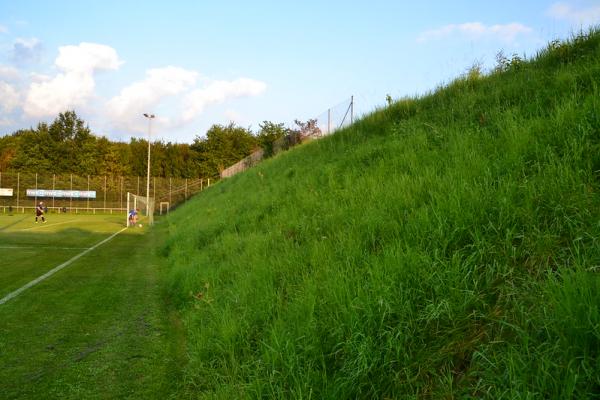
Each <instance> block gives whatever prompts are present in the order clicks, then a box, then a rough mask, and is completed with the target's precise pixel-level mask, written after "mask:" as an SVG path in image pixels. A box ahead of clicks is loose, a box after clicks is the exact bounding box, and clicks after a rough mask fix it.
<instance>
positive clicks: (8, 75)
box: [0, 65, 21, 81]
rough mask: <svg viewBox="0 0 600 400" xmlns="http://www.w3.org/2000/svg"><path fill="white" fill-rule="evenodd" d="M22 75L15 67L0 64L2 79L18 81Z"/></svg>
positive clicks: (0, 77) (0, 76)
mask: <svg viewBox="0 0 600 400" xmlns="http://www.w3.org/2000/svg"><path fill="white" fill-rule="evenodd" d="M20 77H21V73H20V72H19V70H18V69H16V68H14V67H9V66H7V65H0V79H4V80H8V81H16V80H18V79H19V78H20Z"/></svg>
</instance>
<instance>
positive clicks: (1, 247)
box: [0, 246, 89, 250]
mask: <svg viewBox="0 0 600 400" xmlns="http://www.w3.org/2000/svg"><path fill="white" fill-rule="evenodd" d="M0 249H46V250H47V249H50V250H87V249H89V247H55V246H0Z"/></svg>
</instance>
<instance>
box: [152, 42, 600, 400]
mask: <svg viewBox="0 0 600 400" xmlns="http://www.w3.org/2000/svg"><path fill="white" fill-rule="evenodd" d="M598 76H600V34H599V33H598V32H595V31H594V32H591V33H590V34H586V35H584V37H583V36H580V37H577V38H573V39H572V40H569V41H566V42H563V43H552V44H551V45H549V46H548V48H547V49H544V50H542V51H541V52H540V54H539V55H538V56H537V57H536V58H535V59H533V60H527V61H523V62H520V63H517V64H515V65H513V66H509V67H507V68H505V70H504V71H496V72H494V73H491V74H489V75H488V76H485V77H483V76H479V75H477V74H470V75H468V76H465V77H461V78H458V79H457V80H456V81H454V82H452V83H451V84H449V85H447V86H445V87H441V88H439V89H438V90H436V91H435V92H434V93H432V94H430V95H428V96H424V97H422V98H415V99H404V100H402V101H399V102H397V103H394V104H392V105H391V106H390V107H387V108H385V109H381V110H379V111H377V112H375V113H373V114H371V115H369V116H367V117H365V118H363V119H362V120H360V121H358V122H357V123H355V124H354V125H353V126H352V127H351V128H349V129H346V130H344V131H342V132H339V133H336V135H334V136H332V137H328V138H324V139H322V140H319V141H315V142H312V143H309V144H307V145H304V146H301V147H300V148H298V149H295V150H293V151H290V152H287V153H285V154H282V155H280V156H277V157H275V158H273V159H271V160H268V161H265V162H264V163H263V164H261V165H259V166H258V167H256V168H254V169H251V170H249V171H247V172H246V173H244V174H241V175H238V176H235V177H233V178H231V179H229V180H227V181H224V182H221V183H219V184H218V185H216V186H215V187H213V188H212V189H211V190H209V191H206V192H203V194H202V195H201V196H198V197H197V198H196V199H194V200H193V201H190V202H189V203H187V204H186V205H185V206H182V207H181V208H180V209H179V210H178V211H177V212H176V213H173V214H172V215H171V216H170V218H169V224H170V236H169V239H168V243H166V244H165V246H164V249H163V250H164V251H163V254H164V256H165V257H168V259H169V262H170V265H171V267H170V271H169V276H168V284H169V288H168V290H169V294H170V296H171V297H172V298H173V299H174V301H175V303H176V304H177V306H178V307H179V309H180V312H181V313H182V315H183V318H184V322H185V329H186V331H187V334H188V342H187V345H188V353H189V364H188V365H187V367H186V389H185V393H182V394H181V395H182V396H183V395H187V396H189V397H198V398H223V399H226V398H290V399H310V398H313V399H321V398H323V399H354V398H469V397H476V398H494V399H498V398H560V399H564V398H597V397H598V396H600V354H599V349H600V316H599V312H598V305H599V304H600V291H599V289H600V280H599V275H598V268H599V265H600V245H599V243H598V237H599V235H600V197H599V194H598V190H599V189H600V117H599V115H600V100H599V99H600V92H599V90H598V83H597V77H598Z"/></svg>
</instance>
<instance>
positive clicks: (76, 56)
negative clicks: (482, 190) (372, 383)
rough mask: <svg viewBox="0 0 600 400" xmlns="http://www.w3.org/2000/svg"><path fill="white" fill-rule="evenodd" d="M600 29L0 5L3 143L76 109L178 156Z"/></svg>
mask: <svg viewBox="0 0 600 400" xmlns="http://www.w3.org/2000/svg"><path fill="white" fill-rule="evenodd" d="M598 24H600V0H572V1H552V0H550V1H543V0H527V1H526V0H518V1H517V0H503V1H481V0H472V1H467V0H454V1H434V0H420V1H392V0H369V1H362V0H361V1H358V0H346V1H338V0H329V1H313V0H304V1H301V2H300V1H285V0H279V1H262V0H254V1H229V0H221V1H206V0H196V1H192V0H170V1H164V0H161V1H155V0H146V1H143V2H142V1H133V0H130V1H126V0H102V1H96V0H79V1H75V0H53V1H41V0H40V1H33V0H19V1H13V0H0V136H2V135H6V134H11V133H13V132H15V131H16V130H18V129H27V128H31V127H33V128H35V127H36V126H37V124H38V123H40V122H48V123H50V122H52V121H53V120H54V119H55V118H56V117H57V116H58V114H59V113H61V112H64V111H68V110H74V111H75V112H76V113H77V115H78V116H79V117H80V118H82V119H83V120H84V121H85V122H86V123H87V124H88V125H89V127H90V129H91V130H92V132H93V133H94V134H96V135H99V136H106V137H108V138H110V139H111V140H119V141H128V140H129V139H130V138H131V137H139V138H143V137H147V136H148V134H151V135H152V140H163V141H165V142H177V143H191V142H192V141H193V140H194V139H195V138H196V137H203V136H204V135H205V133H206V131H207V130H208V129H209V128H210V127H211V126H212V125H213V124H228V123H230V122H234V123H236V124H238V125H241V126H243V127H248V128H250V129H252V130H253V131H254V132H256V131H257V130H258V129H259V124H260V123H261V122H262V121H272V122H275V123H284V124H285V125H286V126H292V123H293V121H294V119H299V120H304V121H306V120H308V119H309V118H314V117H316V116H318V115H320V114H322V113H323V112H326V111H327V109H329V108H330V107H333V106H336V105H338V104H340V103H343V102H344V101H346V100H347V99H348V98H350V96H354V103H355V114H356V115H361V114H364V113H368V112H371V111H373V110H374V109H376V108H377V107H381V106H383V105H384V104H385V101H386V96H387V95H390V96H391V97H392V98H394V99H398V98H402V97H407V96H410V97H412V96H421V95H424V94H427V93H429V92H431V91H433V90H435V89H436V87H439V86H440V85H443V84H445V83H448V82H450V81H451V80H453V79H454V78H456V77H457V76H460V75H461V74H464V73H465V72H466V71H467V70H468V69H469V68H470V67H471V66H473V65H481V66H482V67H483V68H484V69H486V70H489V69H491V68H492V67H493V66H494V65H495V60H496V55H497V54H498V52H500V51H502V52H503V54H505V55H508V56H511V55H512V54H517V55H519V56H521V57H532V56H534V55H535V54H536V52H537V51H539V50H540V49H542V48H543V47H544V46H545V45H546V44H547V43H548V42H549V41H551V40H554V39H566V38H569V37H570V36H571V35H573V34H574V33H577V32H580V31H581V30H584V31H585V30H587V29H588V28H589V27H590V26H597V25H598ZM342 107H344V106H342ZM144 113H147V114H154V115H155V116H156V118H154V119H152V121H151V122H150V120H149V119H147V118H145V117H144V116H143V114H144Z"/></svg>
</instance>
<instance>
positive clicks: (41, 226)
mask: <svg viewBox="0 0 600 400" xmlns="http://www.w3.org/2000/svg"><path fill="white" fill-rule="evenodd" d="M74 221H76V220H75V219H70V220H68V221H64V222H57V223H55V224H49V225H46V224H44V223H43V222H42V225H39V226H33V227H31V228H25V229H21V230H22V231H30V230H32V229H39V228H47V227H49V226H54V225H61V224H68V223H69V222H74Z"/></svg>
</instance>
